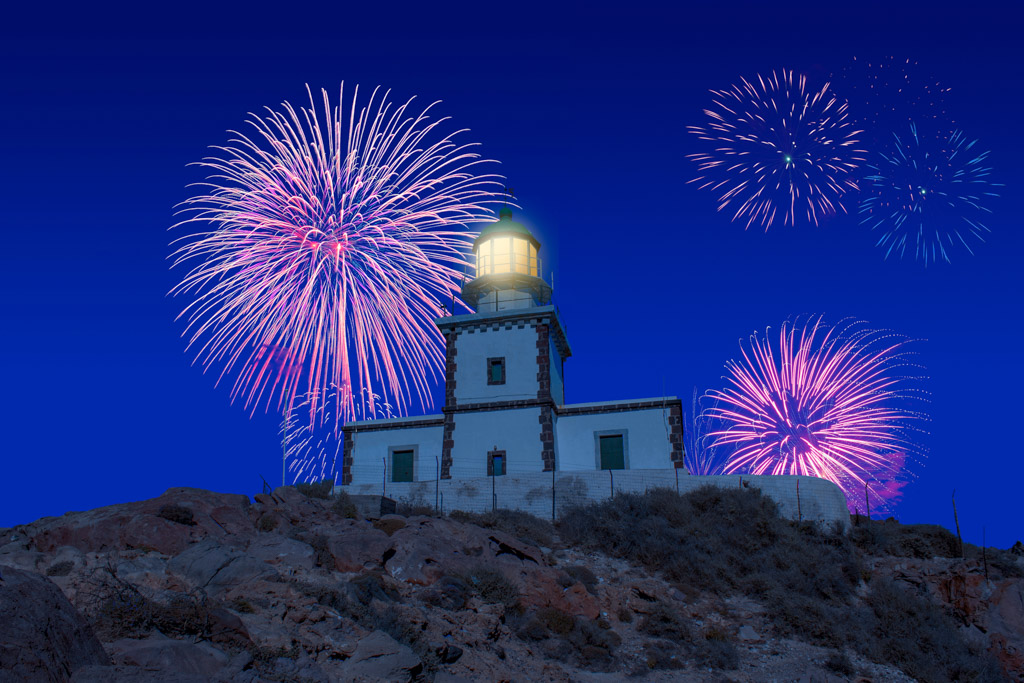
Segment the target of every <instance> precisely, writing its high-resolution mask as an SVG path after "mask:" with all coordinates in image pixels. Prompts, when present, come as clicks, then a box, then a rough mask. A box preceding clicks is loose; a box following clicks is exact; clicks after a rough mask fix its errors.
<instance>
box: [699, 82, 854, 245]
mask: <svg viewBox="0 0 1024 683" xmlns="http://www.w3.org/2000/svg"><path fill="white" fill-rule="evenodd" d="M711 95H712V106H711V107H710V108H708V109H705V110H704V114H705V115H706V116H707V123H705V124H704V125H701V126H688V127H687V130H689V131H690V132H691V133H693V134H694V135H696V136H697V138H698V139H699V140H700V141H701V144H702V145H703V147H704V148H705V149H704V150H703V151H701V152H699V153H696V154H689V155H687V156H688V157H689V158H690V159H692V160H693V161H694V162H696V164H697V168H698V171H699V173H700V175H699V176H698V177H697V178H695V179H694V180H691V181H690V182H691V183H698V184H699V186H700V188H701V189H707V190H709V191H711V192H714V193H715V194H717V195H718V210H719V211H730V212H731V213H732V220H734V221H735V220H739V221H746V227H747V228H749V227H750V226H751V225H752V224H754V223H760V224H761V226H762V227H764V229H765V230H767V229H768V227H769V226H771V225H772V224H774V223H775V222H776V221H780V222H781V223H782V224H783V225H785V224H786V223H789V224H790V225H795V223H796V221H797V220H798V219H800V220H804V219H806V220H807V222H809V223H814V224H815V225H817V224H818V222H819V221H820V220H822V219H823V218H826V217H828V216H831V215H834V214H836V213H839V212H845V211H846V209H845V207H844V206H843V199H844V195H846V194H847V193H849V192H852V191H855V190H856V189H857V169H858V167H859V166H860V164H861V163H862V162H863V161H864V157H865V153H864V151H863V150H860V149H858V142H857V138H858V136H859V135H860V133H861V131H859V130H857V129H856V127H855V125H854V124H853V121H852V119H851V117H850V115H849V111H848V108H847V104H846V102H845V101H843V100H842V99H840V98H838V97H836V95H835V94H834V93H833V92H832V90H831V86H830V84H829V83H825V84H824V85H823V86H821V87H820V88H818V89H811V88H809V87H808V84H807V79H806V77H805V76H795V75H794V74H793V72H792V71H786V70H782V71H780V72H774V71H773V72H772V73H771V75H770V76H765V77H762V76H758V77H757V78H754V79H751V80H749V81H748V80H746V79H742V80H741V82H740V83H739V84H738V85H734V86H732V87H731V88H729V89H728V90H712V91H711Z"/></svg>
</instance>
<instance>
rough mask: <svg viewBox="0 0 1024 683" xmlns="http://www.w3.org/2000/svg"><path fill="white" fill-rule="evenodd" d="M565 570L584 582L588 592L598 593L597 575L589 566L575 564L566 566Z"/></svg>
mask: <svg viewBox="0 0 1024 683" xmlns="http://www.w3.org/2000/svg"><path fill="white" fill-rule="evenodd" d="M563 571H564V572H565V573H566V574H568V575H569V576H570V577H571V578H572V579H573V580H574V581H579V582H580V583H582V584H583V587H584V588H586V589H587V592H588V593H590V594H591V595H596V594H597V584H598V581H597V576H595V575H594V572H593V571H591V570H590V568H589V567H585V566H583V565H574V566H570V567H565V568H564V569H563Z"/></svg>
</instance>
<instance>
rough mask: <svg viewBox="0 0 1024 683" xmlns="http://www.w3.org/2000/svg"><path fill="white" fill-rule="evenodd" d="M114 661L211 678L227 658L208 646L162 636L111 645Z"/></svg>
mask: <svg viewBox="0 0 1024 683" xmlns="http://www.w3.org/2000/svg"><path fill="white" fill-rule="evenodd" d="M110 650H111V653H112V656H113V659H114V660H115V661H116V662H117V663H118V664H122V665H127V666H138V667H142V668H144V669H151V670H155V671H173V672H175V673H177V674H179V675H184V676H205V677H206V678H207V679H210V678H212V677H213V676H214V675H215V674H217V672H219V671H220V670H221V669H223V668H224V667H225V666H226V665H227V663H228V661H229V660H230V657H229V656H228V655H227V654H226V653H225V652H222V651H221V650H218V649H217V648H215V647H213V646H212V645H210V644H209V643H190V642H188V641H185V640H174V639H173V638H168V637H166V636H163V635H159V634H157V635H153V636H151V637H149V638H145V639H142V640H136V639H132V638H124V639H121V640H116V641H114V642H113V643H111V644H110Z"/></svg>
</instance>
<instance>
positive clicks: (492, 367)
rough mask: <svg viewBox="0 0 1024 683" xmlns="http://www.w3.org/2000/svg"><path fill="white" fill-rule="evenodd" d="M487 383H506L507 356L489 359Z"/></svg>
mask: <svg viewBox="0 0 1024 683" xmlns="http://www.w3.org/2000/svg"><path fill="white" fill-rule="evenodd" d="M487 383H488V384H504V383H505V357H504V356H502V357H501V358H488V359H487Z"/></svg>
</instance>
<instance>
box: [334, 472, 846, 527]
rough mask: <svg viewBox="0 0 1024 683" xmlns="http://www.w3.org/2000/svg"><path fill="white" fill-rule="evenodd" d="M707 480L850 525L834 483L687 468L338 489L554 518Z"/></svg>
mask: <svg viewBox="0 0 1024 683" xmlns="http://www.w3.org/2000/svg"><path fill="white" fill-rule="evenodd" d="M707 484H711V485H714V486H721V487H736V486H741V485H744V486H750V487H754V488H758V489H760V490H761V492H762V493H764V494H765V495H766V496H768V497H770V498H772V499H773V500H774V501H775V502H776V503H778V505H779V510H780V512H781V514H782V515H783V516H784V517H787V518H789V519H794V520H795V519H798V518H799V519H805V520H811V521H816V522H820V523H822V524H825V525H829V524H833V523H836V522H838V523H839V524H840V525H841V526H842V527H843V528H844V529H846V528H848V527H849V525H850V513H849V511H848V510H847V508H846V499H845V497H844V496H843V492H842V491H841V490H840V489H839V487H838V486H836V485H835V484H833V483H832V482H830V481H828V480H826V479H818V478H816V477H795V476H782V475H779V476H749V475H728V476H713V477H700V476H694V475H688V474H686V473H685V472H682V473H681V474H680V470H677V469H656V470H604V471H580V472H556V473H555V476H554V478H552V475H551V473H550V472H535V473H530V474H509V475H505V476H500V477H469V478H463V479H442V480H440V481H417V482H401V483H398V482H389V483H388V484H387V488H386V490H384V491H383V492H382V490H381V489H382V484H381V483H377V484H352V485H349V486H344V487H340V486H339V487H336V489H337V490H344V491H347V492H348V493H350V494H353V495H376V496H379V495H381V494H382V493H383V494H384V495H385V496H387V497H388V498H392V499H394V500H397V501H398V502H400V503H409V504H413V505H430V506H434V505H435V504H438V505H440V507H441V509H442V510H443V511H444V512H446V513H447V512H451V511H452V510H464V511H466V512H486V511H488V510H491V509H492V508H495V507H497V508H510V509H517V510H523V511H525V512H529V513H530V514H533V515H536V516H538V517H544V518H548V519H551V518H552V516H554V517H555V518H557V516H558V514H559V512H560V511H563V510H567V509H569V508H570V507H573V506H575V505H581V504H585V503H588V502H597V501H601V500H606V499H607V498H609V497H610V496H611V495H612V494H613V492H614V493H627V492H633V493H643V492H644V491H647V490H649V489H653V488H669V489H675V490H677V491H678V492H679V493H686V492H688V491H693V490H695V489H698V488H700V487H701V486H704V485H707ZM492 486H493V490H492ZM552 489H554V495H553V496H552ZM798 492H799V493H798ZM552 499H553V502H554V510H553V511H552Z"/></svg>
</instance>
